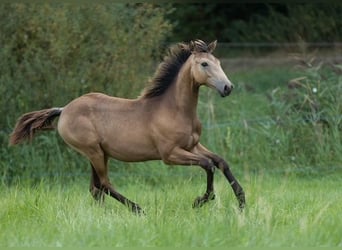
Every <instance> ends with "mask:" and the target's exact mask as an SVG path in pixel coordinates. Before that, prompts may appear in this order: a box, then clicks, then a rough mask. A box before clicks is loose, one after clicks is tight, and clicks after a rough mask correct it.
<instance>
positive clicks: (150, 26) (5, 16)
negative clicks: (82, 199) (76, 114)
mask: <svg viewBox="0 0 342 250" xmlns="http://www.w3.org/2000/svg"><path fill="white" fill-rule="evenodd" d="M170 31H171V25H170V24H169V22H168V21H167V20H166V19H165V18H164V10H163V9H160V8H158V7H156V6H153V5H150V4H118V3H117V4H87V5H84V6H79V5H76V4H75V5H74V4H44V5H41V4H23V3H17V4H2V5H1V8H0V44H1V50H0V95H1V98H0V107H1V114H2V115H1V116H0V124H1V128H0V133H1V134H0V144H1V145H3V146H2V149H1V150H2V152H1V156H0V161H1V165H2V166H1V172H2V173H7V175H8V174H9V173H10V175H15V174H19V173H22V172H23V169H24V168H29V169H30V167H31V166H32V168H34V169H43V170H44V169H45V171H47V170H48V169H49V168H48V166H47V165H49V162H50V161H56V158H55V157H54V156H52V155H48V154H49V153H48V152H44V150H43V149H44V148H45V149H46V148H48V147H50V146H51V141H48V140H39V141H37V142H34V143H33V147H34V149H35V150H37V152H35V153H32V150H33V149H29V148H27V147H23V148H21V149H19V148H17V147H16V148H15V149H13V148H8V147H7V145H8V134H9V133H10V132H11V130H12V128H13V126H14V124H15V121H16V119H17V118H18V117H19V116H20V115H21V114H23V113H25V112H29V111H33V110H40V109H43V108H49V107H54V106H58V107H61V106H64V105H66V104H67V103H68V102H70V101H71V100H72V99H74V98H76V97H78V96H80V95H82V94H84V93H87V92H91V91H99V92H105V93H107V94H110V95H115V96H122V97H136V96H137V95H139V93H140V91H141V89H142V88H143V87H144V86H145V84H146V82H147V80H148V77H149V76H150V75H151V74H152V72H153V70H154V67H153V66H154V60H153V58H155V57H158V55H159V52H160V44H162V42H163V41H164V40H165V38H166V36H167V35H168V34H169V32H170ZM57 140H59V139H57ZM51 147H52V146H51ZM53 147H55V146H53ZM12 150H14V151H12ZM18 150H19V151H18ZM22 150H24V151H22ZM63 150H64V149H61V152H57V153H56V152H55V153H56V154H59V155H60V157H62V155H63V157H64V154H65V152H64V151H65V150H64V151H63ZM53 153H54V152H51V154H53ZM25 157H28V158H26V159H27V160H25V161H20V160H19V159H22V158H25ZM34 157H37V158H34ZM40 158H41V159H43V160H42V161H41V162H39V160H37V159H40ZM57 159H59V158H58V157H57ZM60 159H62V158H60ZM16 160H18V162H15V161H16ZM65 160H66V159H65ZM62 162H63V161H62V160H61V162H60V163H62ZM54 163H55V162H54ZM24 164H25V165H24ZM60 165H63V163H62V164H60ZM64 165H65V164H64ZM30 171H31V172H34V171H33V169H32V170H30ZM51 171H56V169H54V170H53V169H52V170H51Z"/></svg>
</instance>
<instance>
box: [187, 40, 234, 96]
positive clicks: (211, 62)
mask: <svg viewBox="0 0 342 250" xmlns="http://www.w3.org/2000/svg"><path fill="white" fill-rule="evenodd" d="M215 47H216V41H214V42H212V43H210V44H209V45H207V44H206V43H204V42H203V41H201V40H196V41H191V42H190V44H189V48H190V50H191V53H192V55H191V74H192V77H193V78H194V80H195V81H196V83H198V84H200V85H206V86H209V87H211V88H214V89H216V90H217V91H218V92H219V93H220V95H221V96H222V97H225V96H228V95H229V94H230V93H231V92H232V90H233V87H234V86H233V84H232V83H231V82H230V81H229V79H228V77H227V76H226V74H225V73H224V72H223V70H222V68H221V64H220V61H219V60H218V59H217V58H216V57H214V56H213V55H212V52H213V51H214V49H215Z"/></svg>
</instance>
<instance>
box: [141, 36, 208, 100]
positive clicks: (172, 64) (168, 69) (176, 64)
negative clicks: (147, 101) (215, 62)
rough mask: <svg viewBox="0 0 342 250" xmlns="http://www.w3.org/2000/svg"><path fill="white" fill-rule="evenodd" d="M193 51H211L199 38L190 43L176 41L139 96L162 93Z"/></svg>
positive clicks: (149, 96) (145, 96) (148, 96)
mask: <svg viewBox="0 0 342 250" xmlns="http://www.w3.org/2000/svg"><path fill="white" fill-rule="evenodd" d="M193 52H207V53H210V52H211V51H210V48H209V47H208V45H207V44H206V43H205V42H203V41H201V40H196V41H192V42H190V44H184V43H178V44H176V45H174V46H171V47H170V48H169V51H168V53H167V54H166V56H165V57H164V60H163V62H161V63H160V64H159V66H158V68H157V70H156V72H155V74H154V76H153V78H152V80H151V81H150V83H149V84H148V86H147V87H146V88H145V89H144V90H143V92H142V94H141V96H142V97H144V98H152V97H156V96H160V95H162V94H163V93H164V92H165V91H166V90H167V89H168V88H169V86H170V85H171V84H172V83H173V82H174V80H175V78H176V76H177V74H178V72H179V70H180V68H181V67H182V65H183V64H184V63H185V62H186V60H188V58H189V57H190V55H191V53H193Z"/></svg>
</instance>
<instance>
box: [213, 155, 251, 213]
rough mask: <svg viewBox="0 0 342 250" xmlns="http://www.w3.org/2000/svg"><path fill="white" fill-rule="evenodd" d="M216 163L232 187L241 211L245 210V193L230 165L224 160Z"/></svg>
mask: <svg viewBox="0 0 342 250" xmlns="http://www.w3.org/2000/svg"><path fill="white" fill-rule="evenodd" d="M216 163H217V166H218V168H219V169H220V170H221V171H222V172H223V174H224V176H225V177H226V178H227V180H228V182H229V184H230V186H231V187H232V189H233V191H234V194H235V196H236V198H237V200H238V202H239V208H240V210H243V208H244V207H245V204H246V199H245V192H244V191H243V189H242V187H241V185H240V184H239V182H238V181H237V180H236V179H235V177H234V175H233V174H232V172H231V171H230V169H229V166H228V164H227V163H226V162H225V161H224V160H222V159H219V160H218V161H217V162H216Z"/></svg>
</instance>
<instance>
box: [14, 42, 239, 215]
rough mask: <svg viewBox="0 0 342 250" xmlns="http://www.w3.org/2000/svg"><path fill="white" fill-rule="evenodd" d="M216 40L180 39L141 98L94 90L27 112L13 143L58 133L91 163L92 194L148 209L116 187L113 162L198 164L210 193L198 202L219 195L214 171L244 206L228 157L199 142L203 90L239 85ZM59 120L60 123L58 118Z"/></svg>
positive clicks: (221, 91)
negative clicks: (53, 131) (221, 57)
mask: <svg viewBox="0 0 342 250" xmlns="http://www.w3.org/2000/svg"><path fill="white" fill-rule="evenodd" d="M216 44H217V41H213V42H211V43H209V44H207V43H205V42H203V41H202V40H194V41H190V42H189V43H177V44H175V45H172V46H170V47H169V48H168V52H167V53H166V55H165V57H164V59H163V60H162V62H161V63H160V64H159V66H158V67H157V70H156V72H155V74H154V76H153V77H152V79H151V80H150V81H149V83H148V84H147V86H146V87H145V88H144V89H143V91H142V92H141V94H140V96H138V97H137V98H136V99H124V98H118V97H112V96H108V95H105V94H103V93H97V92H91V93H88V94H85V95H82V96H80V97H78V98H76V99H74V100H72V101H71V102H70V103H68V104H67V105H66V106H64V107H61V108H49V109H43V110H39V111H33V112H30V113H26V114H24V115H22V116H21V117H20V118H19V119H18V120H17V123H16V125H15V128H14V130H13V132H12V133H11V135H10V145H15V144H19V143H21V142H23V141H25V140H29V141H31V140H32V138H33V137H34V135H35V134H36V132H38V131H40V130H51V129H56V127H57V130H58V133H59V135H60V136H61V137H62V138H63V140H64V141H65V143H66V144H68V145H69V146H70V147H72V148H73V149H75V150H76V151H78V152H79V153H81V154H82V155H84V156H85V157H86V158H87V159H88V160H89V162H90V166H91V181H90V188H89V191H90V193H91V195H92V196H93V198H94V199H95V200H97V201H103V199H104V196H105V195H109V196H111V197H113V198H115V199H116V200H118V201H119V202H121V203H122V204H124V205H126V206H127V207H129V208H130V209H131V210H132V212H135V213H138V214H141V213H144V211H143V210H142V208H141V207H140V206H139V205H138V204H137V203H135V202H133V201H131V200H129V199H127V198H126V197H125V196H123V195H122V194H120V193H119V192H118V191H117V190H115V189H114V188H113V186H112V184H111V182H110V180H109V177H108V171H109V170H108V165H107V163H108V159H109V158H114V159H117V160H119V161H123V162H141V161H151V160H162V161H163V162H164V163H165V164H168V165H184V166H191V165H197V166H200V167H201V168H202V169H204V171H205V172H206V181H207V186H206V191H205V193H204V194H203V195H202V196H199V197H197V198H196V199H195V201H194V202H193V207H200V206H202V205H203V204H205V203H207V202H208V201H210V200H213V199H214V198H215V193H214V184H213V182H214V171H215V169H216V168H217V169H219V170H221V171H222V173H223V174H224V176H225V177H226V179H227V181H228V183H229V184H230V186H231V187H232V189H233V191H234V194H235V196H236V198H237V200H238V205H239V209H240V210H242V209H243V208H244V206H245V193H244V191H243V189H242V187H241V185H240V184H239V182H238V181H237V179H236V178H235V177H234V175H233V174H232V172H231V170H230V167H229V165H228V164H227V162H226V161H225V160H224V159H223V158H222V157H220V156H218V155H217V154H214V153H212V152H211V151H209V150H208V149H207V148H206V147H205V146H203V145H202V144H201V143H200V136H201V123H200V121H199V118H198V116H197V111H196V108H197V103H198V97H199V88H200V87H201V86H208V87H209V88H212V89H216V90H217V91H218V93H219V94H220V95H221V96H222V97H226V96H228V95H229V94H230V93H231V92H232V90H233V84H232V83H231V82H230V80H229V79H228V78H227V76H226V74H225V73H224V71H223V69H222V68H221V66H220V61H219V60H218V59H217V58H216V57H215V56H214V55H213V54H212V52H213V51H214V49H215V47H216ZM57 117H59V119H58V123H57V126H56V125H54V123H53V121H54V120H55V118H57Z"/></svg>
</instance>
